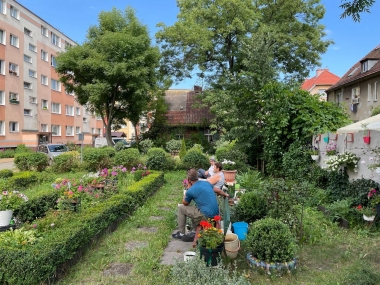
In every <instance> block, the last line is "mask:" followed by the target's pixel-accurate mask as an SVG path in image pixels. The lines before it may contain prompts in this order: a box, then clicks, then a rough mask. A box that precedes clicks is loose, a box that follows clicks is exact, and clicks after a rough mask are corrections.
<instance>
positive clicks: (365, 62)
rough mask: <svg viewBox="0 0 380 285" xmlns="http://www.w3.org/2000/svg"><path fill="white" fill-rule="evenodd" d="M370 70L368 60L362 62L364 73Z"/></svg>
mask: <svg viewBox="0 0 380 285" xmlns="http://www.w3.org/2000/svg"><path fill="white" fill-rule="evenodd" d="M367 70H368V60H366V61H364V62H362V72H366V71H367Z"/></svg>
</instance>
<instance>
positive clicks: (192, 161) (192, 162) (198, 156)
mask: <svg viewBox="0 0 380 285" xmlns="http://www.w3.org/2000/svg"><path fill="white" fill-rule="evenodd" d="M182 165H183V168H184V169H189V168H195V169H198V168H203V169H208V168H209V166H210V162H209V159H208V157H207V156H206V155H204V154H203V153H201V152H200V151H199V150H198V149H196V148H195V149H190V150H189V151H188V152H187V153H186V155H185V156H184V157H183V159H182Z"/></svg>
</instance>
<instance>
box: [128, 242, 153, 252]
mask: <svg viewBox="0 0 380 285" xmlns="http://www.w3.org/2000/svg"><path fill="white" fill-rule="evenodd" d="M147 246H148V242H146V241H130V242H127V243H126V244H125V248H126V249H127V250H130V251H132V250H134V249H138V248H144V247H147Z"/></svg>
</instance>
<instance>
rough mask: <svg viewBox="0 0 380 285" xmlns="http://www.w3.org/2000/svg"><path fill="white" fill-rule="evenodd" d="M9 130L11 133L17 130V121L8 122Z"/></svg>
mask: <svg viewBox="0 0 380 285" xmlns="http://www.w3.org/2000/svg"><path fill="white" fill-rule="evenodd" d="M9 131H10V132H11V133H14V132H18V122H9Z"/></svg>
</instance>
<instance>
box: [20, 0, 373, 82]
mask: <svg viewBox="0 0 380 285" xmlns="http://www.w3.org/2000/svg"><path fill="white" fill-rule="evenodd" d="M16 1H17V2H19V3H20V4H21V5H23V6H25V7H26V8H28V9H29V10H30V11H32V12H33V13H35V14H36V15H37V16H39V17H40V18H42V19H43V20H45V21H46V22H48V23H49V24H50V25H52V26H53V27H55V28H56V29H58V30H60V31H61V32H63V33H64V34H65V35H66V36H68V37H69V38H71V39H72V40H74V41H75V42H77V43H78V44H82V43H83V41H84V40H85V38H86V34H87V30H88V28H89V27H90V26H92V25H97V24H98V15H99V13H100V12H101V11H110V10H111V9H112V8H113V7H116V8H117V9H119V10H124V9H125V8H126V7H127V6H131V7H132V8H134V9H135V10H136V15H137V17H138V19H139V20H140V21H141V22H142V23H143V24H145V25H146V26H148V28H149V31H150V35H151V38H152V40H153V41H154V35H155V33H156V32H157V31H158V30H159V29H158V28H157V27H156V25H157V24H158V23H159V22H163V23H165V24H166V25H168V26H170V25H172V24H174V23H175V21H176V19H177V14H178V11H179V10H178V8H177V5H176V0H127V1H123V0H106V1H105V0H16ZM321 2H322V4H324V5H325V8H326V13H325V17H324V18H323V19H322V20H321V24H323V25H325V31H326V33H327V36H326V38H327V39H330V40H333V41H334V44H332V45H330V46H329V48H328V50H327V52H326V53H325V54H322V55H321V65H320V67H321V68H328V69H329V71H330V72H332V73H334V74H336V75H337V76H340V77H341V76H343V75H344V74H345V73H346V72H347V71H348V70H349V69H350V68H351V66H353V65H354V64H355V63H356V62H358V61H359V60H361V59H362V58H363V57H364V56H365V55H366V54H368V53H369V52H370V51H371V50H372V49H374V48H375V47H376V46H377V45H379V44H380V36H379V35H380V25H379V21H378V18H379V16H380V1H376V3H375V4H374V6H372V8H371V12H370V13H362V14H361V21H360V22H359V23H357V22H354V21H353V20H352V19H351V18H345V19H340V15H341V13H342V10H341V9H340V8H339V5H340V4H341V2H342V1H341V0H322V1H321ZM316 69H317V68H315V69H314V70H310V73H309V77H313V76H315V72H316ZM194 74H195V72H194ZM196 84H201V82H200V81H199V80H198V79H197V78H192V79H187V80H185V81H183V82H181V83H179V84H178V85H174V86H172V87H171V88H172V89H192V88H193V86H194V85H196Z"/></svg>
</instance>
